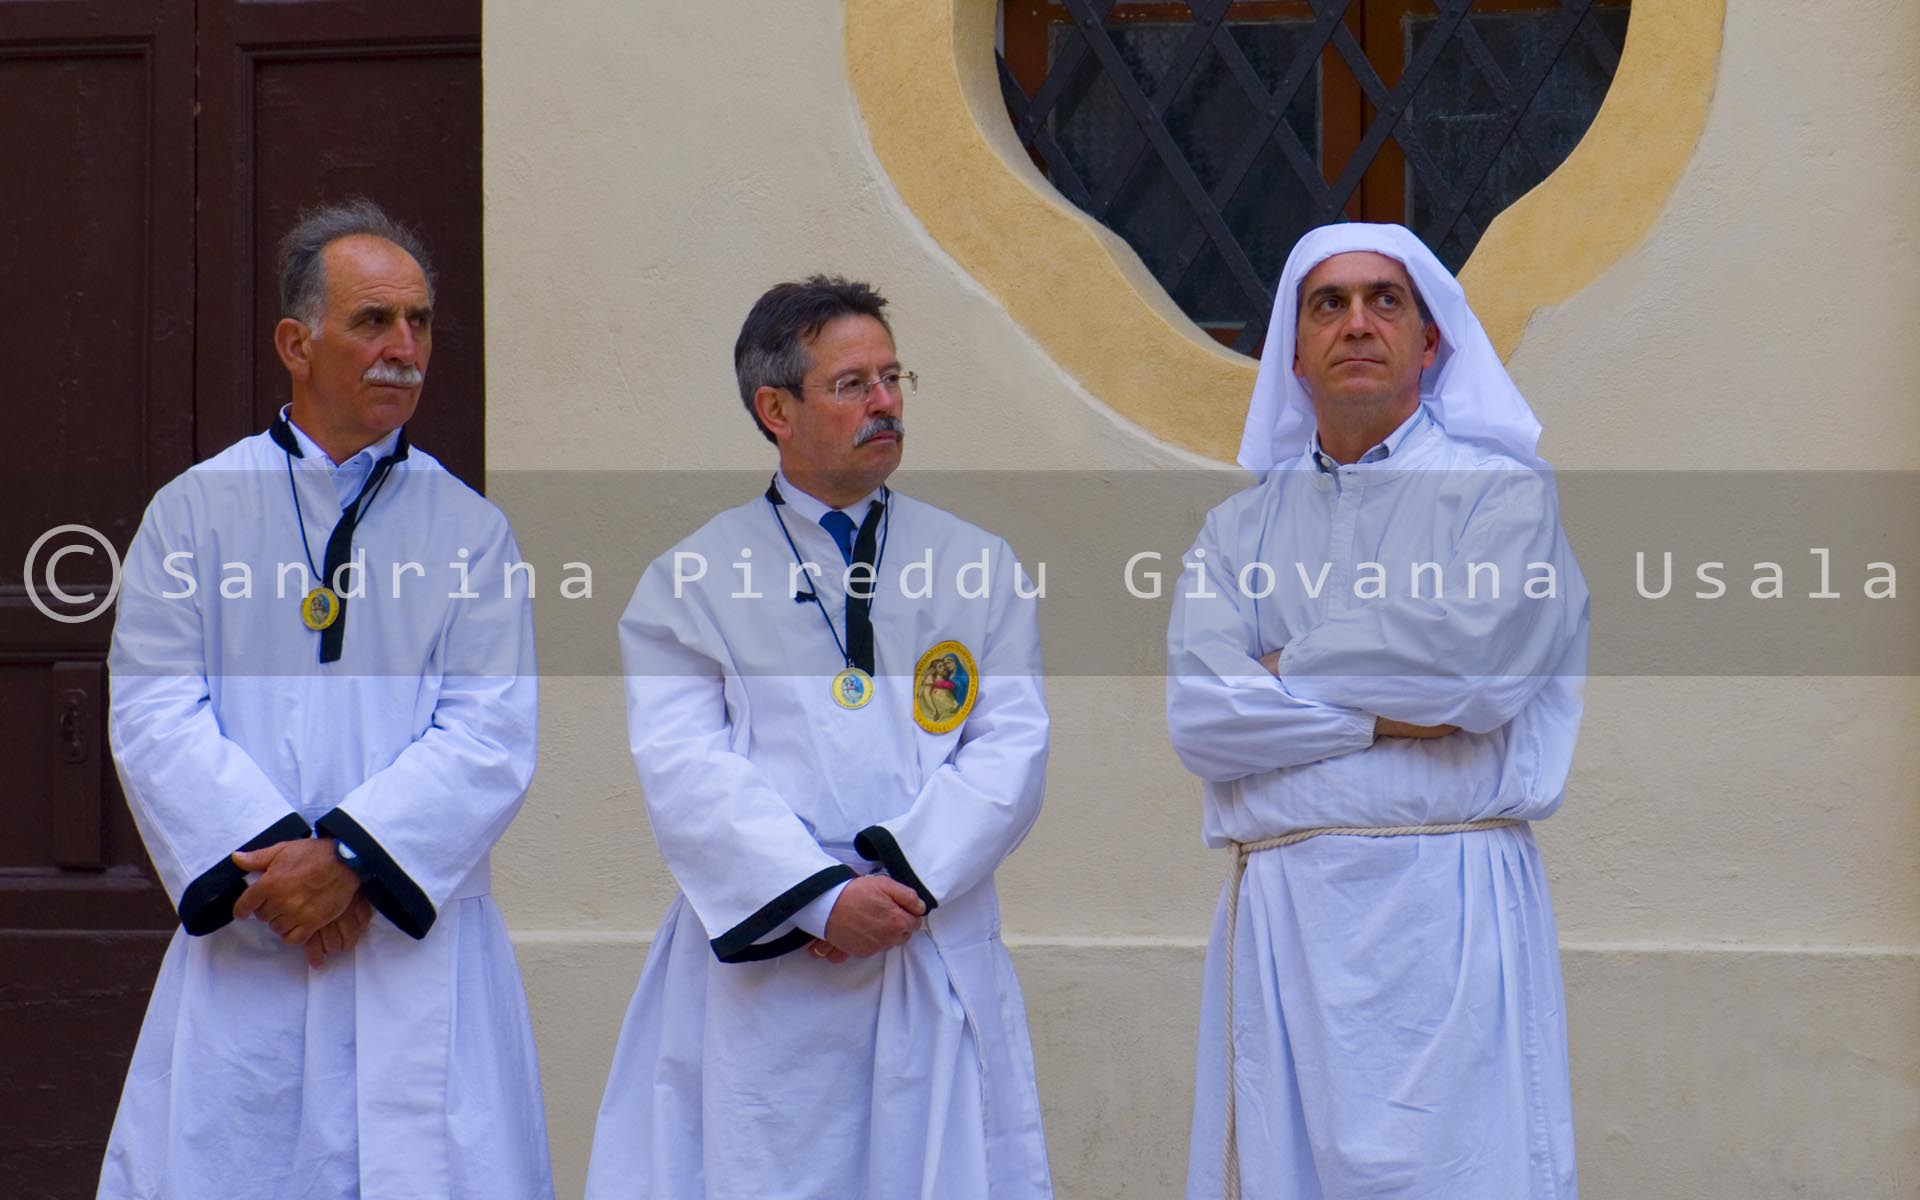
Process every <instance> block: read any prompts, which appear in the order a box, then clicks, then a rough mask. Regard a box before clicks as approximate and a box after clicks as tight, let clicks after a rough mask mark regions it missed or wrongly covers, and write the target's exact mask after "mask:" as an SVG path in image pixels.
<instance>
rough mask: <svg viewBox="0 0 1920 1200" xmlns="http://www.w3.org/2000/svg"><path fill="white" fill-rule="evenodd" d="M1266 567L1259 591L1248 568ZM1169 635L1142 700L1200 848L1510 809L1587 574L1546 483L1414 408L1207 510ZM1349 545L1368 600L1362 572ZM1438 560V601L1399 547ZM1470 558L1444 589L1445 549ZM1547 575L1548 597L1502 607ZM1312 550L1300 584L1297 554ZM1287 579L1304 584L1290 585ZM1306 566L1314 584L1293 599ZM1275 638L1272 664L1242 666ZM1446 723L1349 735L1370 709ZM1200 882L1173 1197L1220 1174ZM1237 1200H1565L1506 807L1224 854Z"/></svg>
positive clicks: (1563, 676)
mask: <svg viewBox="0 0 1920 1200" xmlns="http://www.w3.org/2000/svg"><path fill="white" fill-rule="evenodd" d="M1256 561H1257V562H1264V563H1266V564H1268V565H1269V566H1270V567H1271V568H1272V569H1273V571H1274V580H1273V583H1274V586H1273V592H1272V594H1271V595H1270V596H1267V597H1265V598H1263V599H1259V600H1254V599H1251V598H1250V594H1252V593H1258V592H1260V591H1262V590H1264V589H1265V588H1266V587H1267V586H1268V579H1267V576H1266V575H1265V574H1264V572H1262V571H1260V570H1259V569H1257V568H1256V569H1253V570H1251V571H1249V572H1248V579H1247V584H1248V586H1247V587H1245V588H1244V589H1243V588H1242V587H1241V586H1240V578H1241V575H1242V572H1243V571H1247V565H1248V564H1249V563H1252V562H1256ZM1188 562H1189V563H1192V562H1201V563H1204V564H1205V567H1206V575H1207V587H1206V591H1207V592H1209V593H1210V596H1207V597H1202V596H1196V595H1195V593H1196V592H1197V591H1198V590H1199V589H1198V588H1196V587H1195V585H1194V576H1193V574H1192V573H1188V574H1185V575H1183V576H1182V577H1181V590H1180V592H1179V594H1178V595H1177V596H1176V598H1175V603H1174V610H1173V615H1172V620H1171V623H1170V626H1169V629H1168V635H1167V640H1168V681H1167V719H1168V725H1169V728H1170V730H1171V733H1172V737H1173V743H1174V746H1175V749H1176V750H1177V751H1178V752H1179V754H1180V756H1181V758H1182V760H1183V761H1184V762H1185V763H1186V764H1187V766H1188V767H1189V768H1190V769H1191V770H1193V771H1194V772H1195V773H1196V774H1198V775H1200V776H1201V777H1202V778H1203V779H1204V780H1205V781H1206V784H1205V817H1204V830H1205V836H1206V840H1207V843H1208V844H1209V845H1212V846H1222V845H1224V844H1226V843H1227V842H1228V841H1229V840H1233V841H1242V842H1245V841H1254V840H1258V839H1260V838H1265V837H1271V836H1274V835H1278V834H1283V833H1287V832H1291V831H1294V830H1300V829H1307V828H1312V827H1316V826H1330V825H1344V826H1370V827H1383V826H1397V825H1415V824H1452V823H1459V822H1466V821H1470V820H1476V819H1480V818H1490V817H1514V818H1520V819H1522V820H1533V819H1538V818H1542V817H1545V816H1548V815H1549V814H1551V813H1552V812H1553V811H1554V810H1555V809H1556V808H1558V807H1559V804H1560V801H1561V796H1562V791H1563V788H1564V786H1565V782H1566V776H1567V769H1568V766H1569V763H1570V760H1571V758H1572V754H1573V745H1574V738H1575V735H1576V733H1577V731H1578V727H1579V720H1580V708H1581V700H1580V692H1581V686H1582V682H1583V677H1584V674H1585V669H1586V666H1585V656H1586V612H1587V591H1586V587H1585V584H1584V581H1583V580H1582V579H1581V576H1580V573H1579V568H1578V566H1577V565H1576V564H1575V562H1574V559H1573V555H1572V552H1571V551H1570V549H1569V548H1568V546H1567V544H1566V541H1565V538H1564V536H1563V535H1562V533H1561V531H1560V527H1559V515H1558V503H1557V500H1556V497H1555V493H1554V488H1553V483H1552V479H1551V477H1550V476H1547V475H1545V474H1542V473H1537V472H1535V471H1532V470H1529V469H1526V468H1524V467H1523V466H1522V465H1521V464H1520V463H1519V462H1517V461H1516V460H1514V459H1512V458H1509V457H1507V456H1505V455H1503V454H1502V453H1500V452H1499V451H1497V450H1494V449H1491V448H1488V447H1485V446H1484V445H1479V444H1474V443H1469V442H1465V441H1461V440H1458V439H1454V438H1451V437H1449V436H1448V435H1447V434H1446V433H1445V431H1444V430H1443V429H1442V428H1441V427H1440V426H1439V425H1438V424H1437V423H1436V422H1435V421H1434V420H1433V419H1432V418H1431V417H1430V416H1425V415H1422V416H1419V417H1417V418H1416V419H1415V422H1414V424H1413V427H1411V428H1410V429H1409V430H1408V431H1407V434H1406V436H1405V438H1404V440H1403V441H1401V442H1400V444H1399V445H1398V447H1397V448H1396V449H1394V451H1393V452H1392V454H1391V455H1390V456H1389V457H1387V458H1385V459H1384V460H1382V461H1379V462H1375V463H1362V464H1355V465H1351V466H1345V467H1340V468H1338V469H1337V472H1336V473H1335V474H1332V475H1329V474H1327V473H1324V472H1322V471H1320V470H1319V469H1318V468H1317V467H1316V466H1315V464H1314V461H1313V458H1312V451H1311V450H1309V451H1308V452H1307V453H1305V454H1302V455H1299V456H1298V457H1296V458H1294V459H1292V460H1289V461H1287V462H1284V463H1282V464H1280V466H1279V467H1277V468H1276V469H1275V470H1274V471H1273V472H1272V473H1271V474H1270V475H1268V477H1267V478H1266V480H1265V481H1264V482H1263V483H1261V484H1260V485H1258V486H1257V487H1254V488H1252V489H1249V490H1248V491H1245V492H1242V493H1241V494H1239V495H1237V496H1235V497H1233V498H1232V499H1231V500H1228V501H1227V502H1226V503H1225V504H1222V505H1221V506H1219V507H1218V508H1216V509H1215V510H1214V511H1213V512H1212V513H1210V514H1209V515H1208V517H1207V521H1206V524H1205V527H1204V528H1203V529H1202V531H1201V533H1200V536H1199V538H1198V540H1197V541H1196V542H1195V545H1194V548H1193V550H1191V551H1190V552H1189V554H1188ZM1368 562H1377V563H1380V564H1381V565H1382V566H1383V567H1384V568H1385V570H1386V575H1387V579H1386V595H1385V597H1384V598H1379V599H1368V598H1356V596H1355V589H1356V585H1357V586H1359V587H1360V588H1361V590H1364V591H1372V590H1374V589H1373V584H1372V582H1371V580H1372V578H1373V573H1372V572H1371V571H1370V570H1369V569H1367V568H1365V567H1363V566H1362V564H1364V563H1368ZM1416 562H1437V563H1439V564H1440V565H1441V567H1442V569H1443V587H1444V593H1443V595H1444V598H1436V597H1435V590H1434V587H1435V585H1434V583H1433V579H1432V573H1431V572H1426V573H1423V575H1422V579H1421V588H1422V598H1415V597H1414V595H1413V584H1412V579H1411V566H1412V564H1413V563H1416ZM1475 562H1481V563H1495V564H1498V566H1499V568H1500V576H1501V578H1500V589H1501V590H1500V596H1499V598H1498V599H1497V600H1496V599H1494V598H1493V597H1492V595H1491V583H1492V580H1491V575H1490V574H1488V573H1485V572H1484V571H1483V573H1482V574H1481V575H1479V576H1478V577H1477V580H1476V581H1477V583H1478V587H1477V589H1475V590H1476V591H1477V597H1475V598H1470V596H1469V578H1468V565H1469V564H1471V563H1475ZM1539 563H1548V564H1551V565H1552V566H1553V568H1554V573H1555V585H1556V588H1557V593H1556V594H1557V598H1556V599H1529V598H1526V596H1525V595H1524V592H1523V587H1524V585H1525V584H1526V582H1527V580H1528V579H1529V578H1532V579H1533V580H1534V581H1535V587H1536V590H1544V587H1545V584H1544V579H1545V575H1546V572H1545V571H1544V570H1543V569H1541V568H1539V567H1536V566H1530V565H1529V564H1539ZM1323 566H1327V570H1326V574H1325V576H1324V579H1322V578H1321V570H1322V567H1323ZM1303 573H1304V581H1303ZM1316 584H1318V592H1319V595H1318V598H1317V599H1316V598H1314V597H1313V596H1311V595H1310V594H1309V593H1310V591H1312V590H1314V586H1315V585H1316ZM1281 646H1285V647H1286V649H1285V652H1284V654H1283V655H1282V657H1281V659H1280V677H1279V678H1278V679H1276V678H1275V677H1274V676H1273V675H1272V674H1269V673H1268V672H1267V671H1266V670H1265V669H1264V668H1262V667H1261V666H1260V665H1259V664H1258V663H1256V662H1255V661H1254V660H1255V659H1256V658H1257V657H1258V656H1260V655H1262V654H1265V653H1269V652H1271V651H1272V650H1274V649H1277V648H1279V647H1281ZM1376 715H1378V716H1386V717H1391V718H1393V719H1396V720H1401V721H1408V722H1413V723H1417V724H1452V725H1458V726H1459V727H1460V732H1458V733H1455V734H1452V735H1450V736H1447V737H1444V738H1439V739H1435V740H1430V741H1423V740H1411V739H1403V738H1387V739H1382V740H1380V741H1378V742H1375V741H1374V740H1373V732H1372V731H1373V723H1374V717H1375V716H1376ZM1224 900H1225V896H1224V893H1223V896H1222V909H1221V910H1220V912H1219V913H1217V914H1216V919H1215V922H1214V931H1213V938H1212V942H1211V944H1210V945H1209V947H1208V954H1207V963H1206V977H1205V984H1204V988H1203V1008H1202V1011H1201V1021H1200V1044H1199V1052H1198V1067H1197V1072H1196V1074H1197V1082H1196V1089H1197V1090H1196V1095H1195V1101H1194V1117H1193V1127H1192V1141H1191V1156H1190V1162H1189V1174H1188V1185H1187V1195H1188V1196H1189V1197H1190V1198H1194V1200H1199V1198H1204V1197H1216V1196H1219V1195H1220V1193H1221V1168H1222V1157H1223V1156H1222V1144H1223V1134H1224V1097H1225V1088H1226V1083H1225V1055H1226V1050H1225V1044H1224V1026H1223V1019H1224V1016H1225V1013H1224V1004H1225V995H1224V983H1225V978H1224V955H1223V953H1222V950H1223V936H1224ZM1235 960H1236V962H1235V967H1236V975H1235V985H1234V986H1235V991H1236V993H1237V994H1236V1006H1237V1011H1236V1012H1235V1013H1234V1036H1235V1040H1236V1044H1237V1047H1238V1059H1237V1067H1236V1089H1235V1094H1236V1097H1237V1101H1236V1103H1237V1107H1238V1121H1237V1136H1238V1141H1239V1162H1240V1176H1241V1180H1242V1187H1243V1194H1244V1195H1246V1196H1248V1197H1250V1198H1251V1197H1286V1198H1287V1200H1318V1198H1320V1197H1326V1198H1328V1200H1334V1198H1340V1200H1346V1198H1351V1197H1367V1198H1368V1200H1386V1198H1389V1197H1392V1198H1396V1200H1399V1198H1406V1200H1412V1198H1414V1197H1431V1198H1433V1200H1442V1198H1446V1200H1459V1198H1465V1197H1472V1198H1474V1200H1479V1198H1482V1197H1486V1198H1495V1197H1497V1198H1499V1200H1518V1198H1522V1197H1529V1198H1532V1200H1548V1198H1551V1200H1570V1198H1571V1197H1573V1196H1574V1195H1575V1173H1574V1160H1573V1125H1572V1112H1571V1101H1570V1098H1569V1095H1570V1093H1569V1087H1568V1077H1567V1054H1566V1022H1565V1013H1564V1008H1563V1000H1562V991H1561V980H1560V964H1559V956H1558V946H1557V942H1556V936H1555V932H1554V924H1553V912H1552V906H1551V904H1550V901H1549V898H1548V895H1547V880H1546V873H1545V871H1544V870H1543V868H1542V866H1541V862H1540V857H1539V854H1538V852H1537V850H1536V848H1535V845H1534V841H1533V837H1532V835H1531V833H1530V832H1529V830H1528V827H1527V826H1525V825H1520V826H1512V827H1508V828H1503V829H1495V830H1490V831H1481V832H1474V833H1464V834H1442V835H1421V836H1410V837H1395V838H1379V839H1376V838H1358V837H1324V836H1323V837H1318V838H1314V839H1311V840H1308V841H1305V842H1301V843H1297V844H1295V845H1292V846H1287V847H1282V848H1280V849H1276V850H1269V851H1264V852H1261V853H1257V854H1255V855H1253V856H1252V857H1251V859H1250V860H1249V862H1248V866H1247V872H1246V876H1245V880H1244V884H1243V888H1242V892H1241V896H1240V917H1239V926H1238V933H1237V940H1236V948H1235Z"/></svg>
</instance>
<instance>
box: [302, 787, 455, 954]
mask: <svg viewBox="0 0 1920 1200" xmlns="http://www.w3.org/2000/svg"><path fill="white" fill-rule="evenodd" d="M313 828H314V832H315V833H318V834H320V835H321V836H322V837H330V838H332V839H333V840H334V841H336V842H345V843H346V844H347V846H348V847H349V848H350V849H351V850H352V851H353V852H354V853H355V854H357V855H359V856H360V861H361V862H363V863H365V864H366V874H365V875H364V876H362V878H361V881H360V890H361V891H363V892H365V893H366V895H367V903H369V904H371V905H373V910H374V911H375V912H377V913H379V914H380V915H381V916H383V917H385V918H386V919H387V920H389V921H392V922H393V924H394V928H396V929H398V930H399V931H400V932H401V933H404V934H406V935H407V936H408V937H410V938H416V939H417V938H423V937H425V936H427V930H429V929H432V928H433V921H434V918H435V917H436V916H438V915H439V914H437V913H435V912H434V910H433V901H431V900H429V899H427V894H426V893H425V892H423V891H421V890H420V885H419V884H417V883H415V882H414V881H413V880H412V879H411V878H410V877H409V876H408V875H407V873H406V872H405V871H402V870H401V869H400V864H399V863H396V862H394V861H393V856H392V855H391V854H388V853H387V852H386V849H385V848H384V847H382V846H381V845H380V843H379V842H376V841H374V840H373V835H372V834H370V833H368V832H367V831H366V830H365V829H362V828H361V827H360V822H358V821H356V820H354V819H353V818H352V817H350V816H348V815H347V812H346V810H345V809H340V808H336V809H334V810H332V811H331V812H329V813H327V814H326V815H324V816H322V817H321V818H320V819H319V820H318V821H315V822H314V823H313Z"/></svg>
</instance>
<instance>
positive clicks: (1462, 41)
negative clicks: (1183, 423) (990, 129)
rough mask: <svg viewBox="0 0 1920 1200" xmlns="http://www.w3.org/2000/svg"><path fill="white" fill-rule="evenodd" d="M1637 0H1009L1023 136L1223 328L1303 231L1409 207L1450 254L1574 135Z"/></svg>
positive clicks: (1596, 101)
mask: <svg viewBox="0 0 1920 1200" xmlns="http://www.w3.org/2000/svg"><path fill="white" fill-rule="evenodd" d="M1627 12H1628V0H1261V2H1258V3H1247V2H1229V0H1184V2H1170V0H1154V2H1150V3H1135V2H1127V3H1122V2H1120V0H1004V3H1003V6H1002V9H1001V38H1000V54H999V69H1000V83H1001V91H1002V93H1003V94H1004V96H1005V99H1006V103H1007V112H1008V115H1009V116H1010V117H1011V118H1012V119H1013V124H1014V129H1015V131H1016V132H1017V133H1018V134H1019V137H1020V140H1021V142H1022V143H1023V144H1024V145H1025V146H1026V147H1027V150H1028V153H1029V154H1031V155H1032V156H1033V159H1034V161H1035V162H1036V163H1037V164H1038V165H1039V166H1040V169H1041V170H1042V171H1044V172H1045V173H1046V175H1047V177H1048V178H1049V179H1051V180H1052V181H1053V183H1054V186H1056V187H1058V188H1059V189H1060V191H1061V193H1062V194H1064V195H1065V196H1066V197H1067V198H1068V199H1069V200H1071V201H1073V202H1074V203H1075V204H1077V205H1079V206H1080V207H1081V208H1082V209H1085V210H1086V211H1087V212H1088V213H1090V214H1091V215H1092V216H1093V217H1095V218H1096V219H1097V220H1099V221H1101V222H1102V223H1104V224H1106V225H1107V226H1109V227H1111V228H1112V229H1113V230H1114V231H1115V232H1117V233H1119V234H1120V236H1121V237H1123V238H1125V239H1126V241H1127V242H1128V243H1129V244H1130V245H1132V246H1133V248H1134V249H1135V250H1136V251H1137V252H1138V253H1139V254H1140V257H1141V258H1142V259H1143V260H1144V261H1145V262H1146V264H1147V267H1148V269H1150V270H1151V271H1152V272H1153V274H1154V276H1155V278H1157V279H1158V280H1159V281H1160V283H1161V284H1162V286H1164V287H1165V288H1166V289H1167V291H1168V293H1169V294H1171V295H1172V296H1173V298H1174V301H1175V302H1176V303H1177V304H1179V305H1180V307H1181V308H1182V309H1183V310H1184V311H1185V312H1186V313H1187V315H1188V316H1190V317H1192V318H1193V319H1194V320H1195V321H1196V322H1197V323H1199V324H1200V326H1201V327H1202V328H1204V329H1206V330H1207V331H1208V332H1209V333H1211V334H1212V335H1213V336H1214V337H1216V338H1218V339H1219V340H1220V341H1221V342H1223V343H1225V344H1227V345H1229V346H1232V347H1233V348H1235V349H1236V350H1239V351H1241V352H1242V353H1246V354H1257V353H1259V347H1260V343H1261V341H1262V340H1263V339H1264V337H1265V335H1266V329H1267V317H1268V314H1269V313H1270V311H1271V307H1272V303H1273V288H1274V284H1275V282H1276V281H1277V280H1278V278H1279V275H1280V267H1281V266H1282V264H1283V263H1284V262H1285V260H1286V254H1287V251H1288V250H1289V249H1291V248H1292V246H1293V243H1294V241H1295V240H1297V239H1298V238H1299V236H1300V235H1301V234H1302V233H1305V232H1306V231H1307V230H1309V229H1311V228H1313V227H1315V226H1317V225H1324V224H1327V223H1329V222H1332V221H1339V220H1365V221H1399V222H1403V223H1404V224H1406V225H1408V226H1409V227H1410V228H1412V229H1413V231H1414V232H1415V233H1416V234H1418V235H1419V236H1420V238H1421V239H1422V240H1423V241H1425V242H1426V243H1427V245H1428V246H1430V247H1432V248H1433V250H1434V252H1435V253H1436V254H1438V255H1439V256H1440V258H1441V260H1442V261H1443V262H1445V263H1446V264H1447V265H1448V266H1449V267H1451V268H1453V269H1454V270H1458V269H1459V268H1460V265H1461V264H1462V263H1464V262H1465V261H1466V259H1467V255H1468V254H1470V253H1472V251H1473V247H1474V245H1475V244H1476V243H1478V242H1479V240H1480V236H1481V234H1482V233H1483V232H1484V231H1485V230H1486V227H1487V224H1488V222H1490V221H1491V220H1492V219H1493V217H1494V216H1495V215H1496V214H1498V213H1499V212H1500V210H1501V209H1503V208H1505V207H1507V205H1509V204H1511V203H1513V201H1514V200H1516V199H1518V198H1519V197H1520V196H1521V195H1522V194H1523V193H1525V192H1526V191H1527V190H1528V189H1530V188H1532V187H1533V186H1534V185H1535V184H1537V183H1539V182H1540V181H1541V180H1542V179H1544V178H1546V176H1547V174H1548V173H1549V172H1551V171H1552V170H1553V169H1554V168H1555V167H1557V166H1559V165H1560V163H1561V162H1562V161H1564V160H1565V158H1566V156H1567V155H1568V154H1569V153H1571V152H1572V150H1573V147H1574V145H1575V143H1577V142H1578V141H1579V140H1580V137H1581V135H1582V134H1584V133H1585V132H1586V130H1587V126H1588V125H1589V124H1591V123H1592V121H1593V116H1594V114H1595V113H1596V112H1598V111H1599V108H1600V101H1601V99H1602V98H1603V97H1604V96H1605V95H1606V90H1607V87H1608V85H1609V84H1610V83H1611V82H1612V80H1613V74H1614V71H1615V69H1616V68H1617V66H1618V65H1619V61H1620V47H1621V46H1622V45H1623V44H1624V42H1625V38H1626V27H1627Z"/></svg>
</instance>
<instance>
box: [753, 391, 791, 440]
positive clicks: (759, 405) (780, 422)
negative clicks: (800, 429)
mask: <svg viewBox="0 0 1920 1200" xmlns="http://www.w3.org/2000/svg"><path fill="white" fill-rule="evenodd" d="M798 403H800V398H799V397H798V396H795V395H794V394H793V393H792V392H790V391H788V390H787V389H786V388H777V387H763V388H759V389H758V390H756V391H755V392H754V393H753V411H754V415H755V416H757V417H759V418H760V423H761V424H762V425H765V426H766V427H767V432H769V433H771V434H773V437H774V440H775V441H776V442H784V441H786V440H787V438H789V437H791V436H792V434H793V420H792V418H791V417H790V416H789V415H788V408H789V406H790V405H794V404H798Z"/></svg>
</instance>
